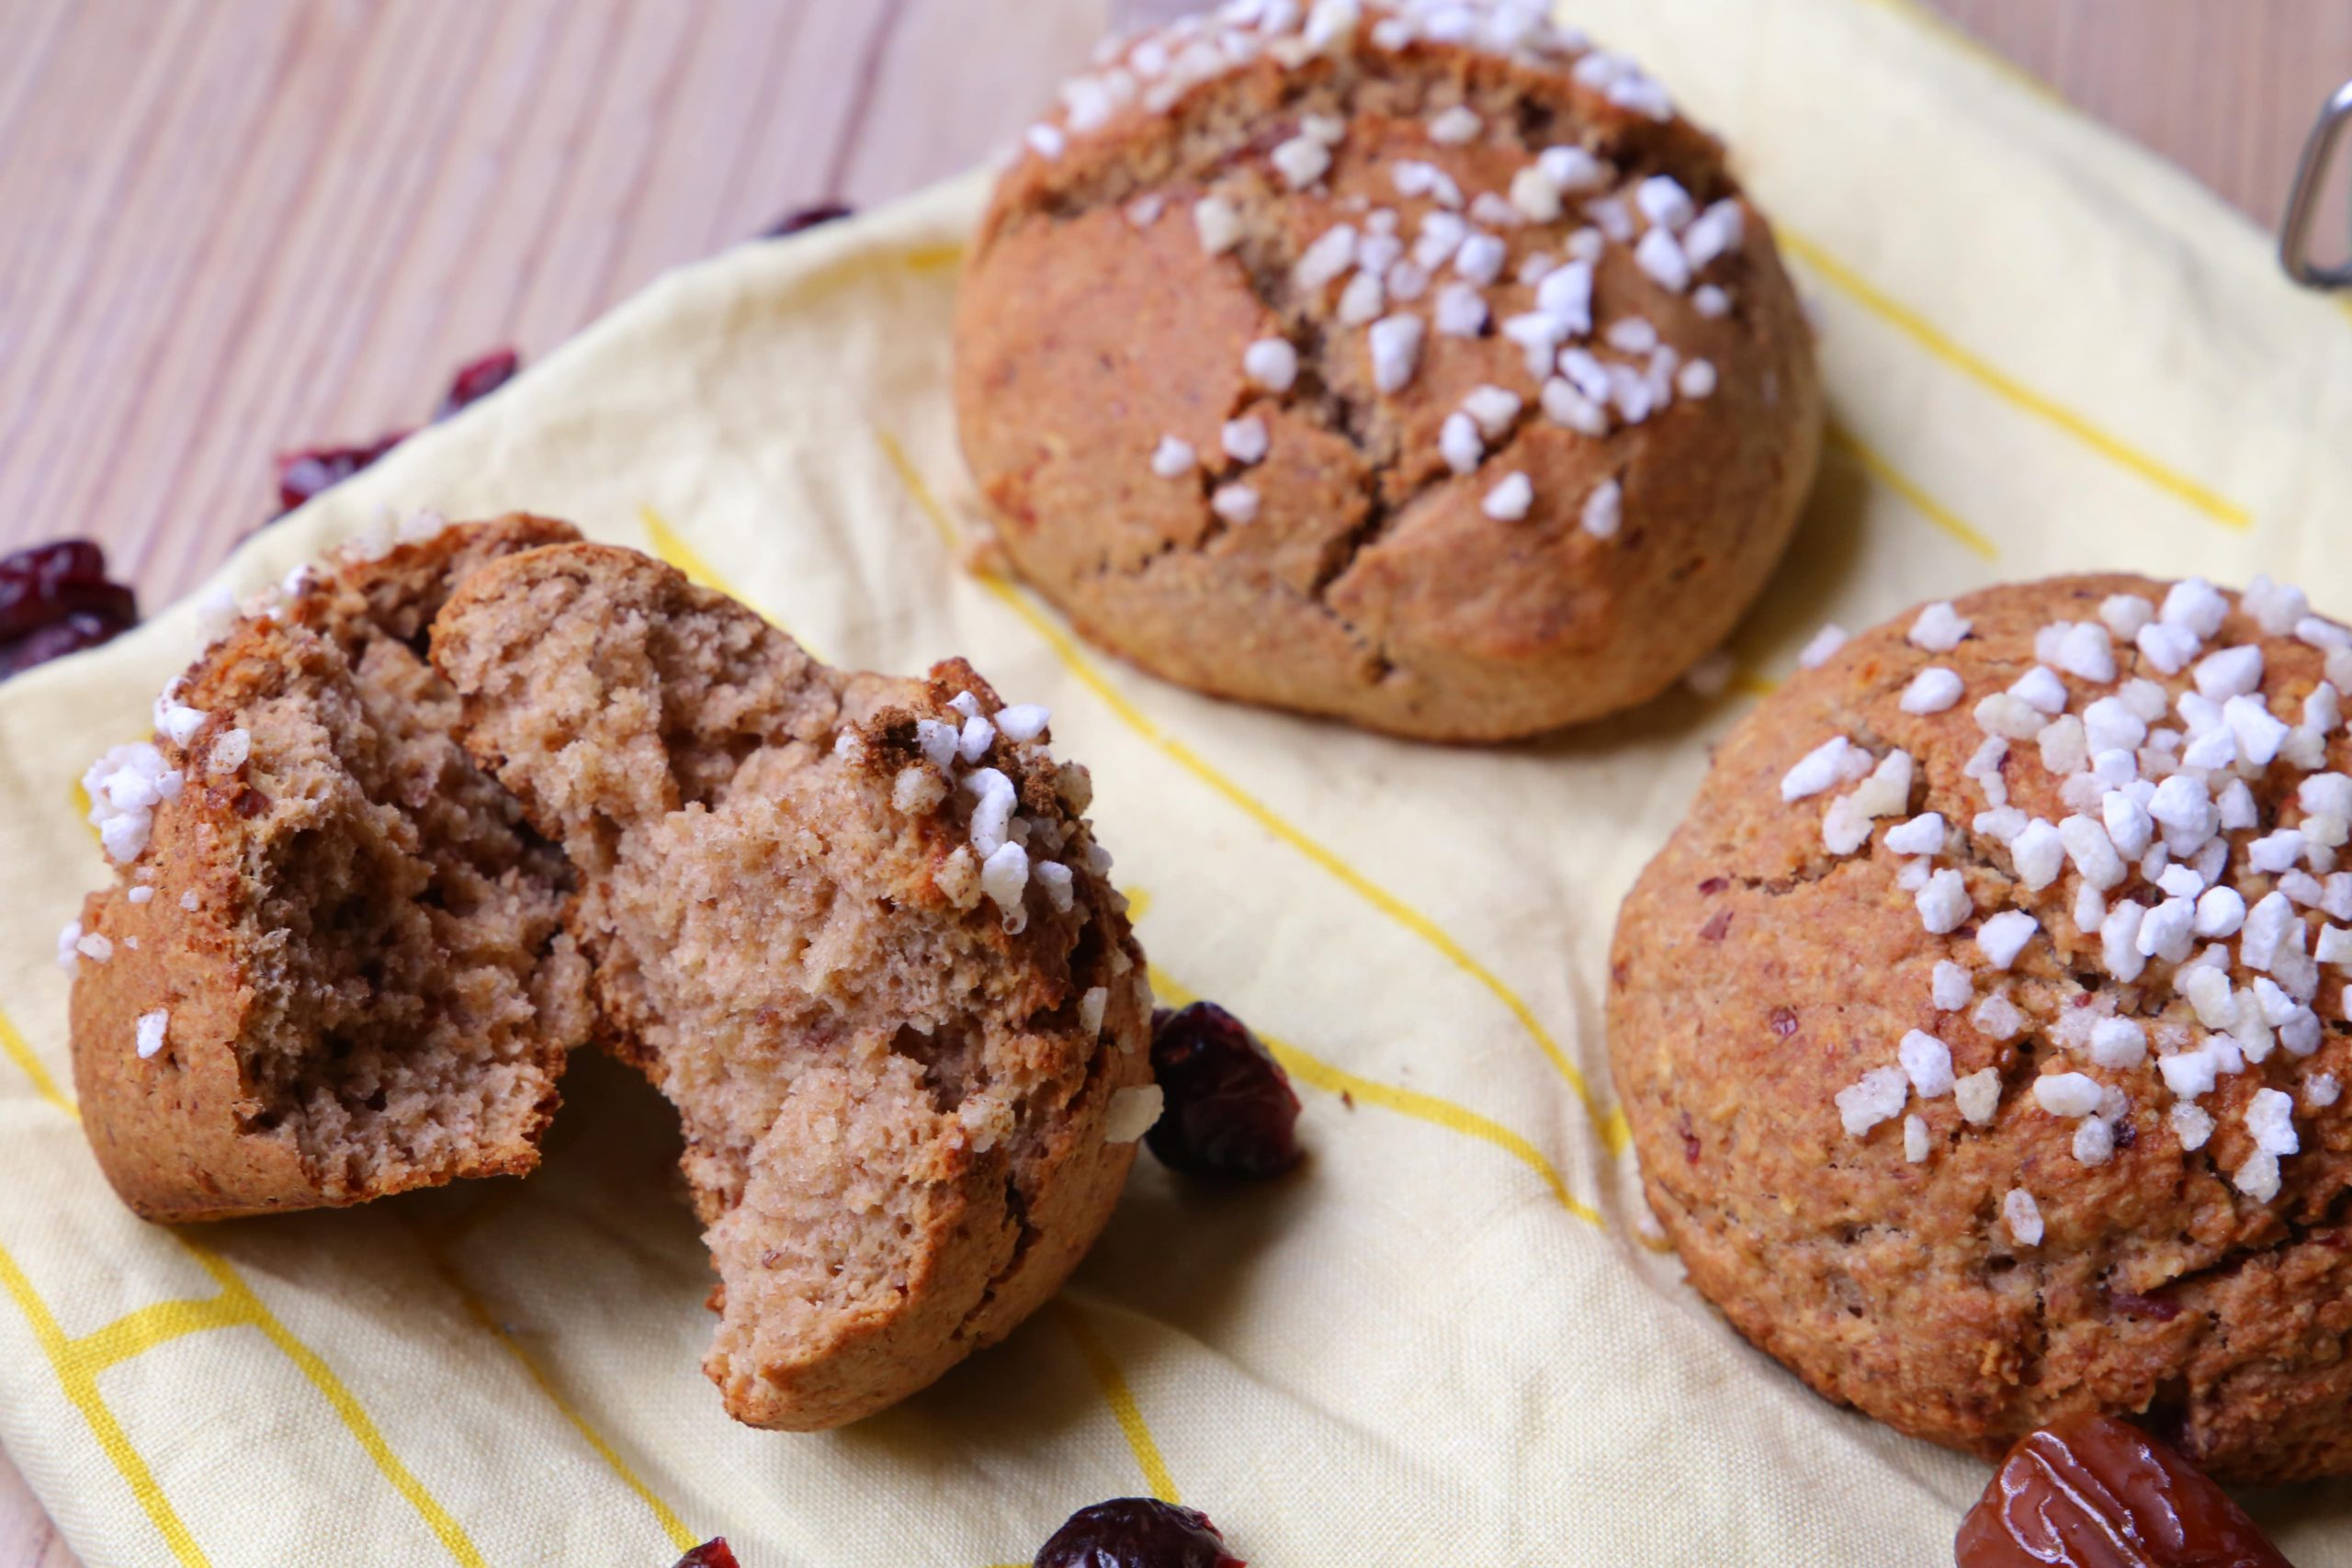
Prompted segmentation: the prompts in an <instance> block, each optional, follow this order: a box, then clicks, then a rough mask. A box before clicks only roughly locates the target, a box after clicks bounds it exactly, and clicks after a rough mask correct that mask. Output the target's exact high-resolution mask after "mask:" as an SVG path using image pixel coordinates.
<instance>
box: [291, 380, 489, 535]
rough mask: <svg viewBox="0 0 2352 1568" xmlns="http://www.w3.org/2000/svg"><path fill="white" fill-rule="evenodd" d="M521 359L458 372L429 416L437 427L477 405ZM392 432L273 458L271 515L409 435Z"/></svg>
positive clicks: (339, 478) (370, 460)
mask: <svg viewBox="0 0 2352 1568" xmlns="http://www.w3.org/2000/svg"><path fill="white" fill-rule="evenodd" d="M522 366H523V356H522V355H519V354H517V353H515V351H514V350H513V349H511V348H500V349H493V350H492V351H491V352H490V353H488V354H485V355H481V357H480V358H478V359H469V360H468V361H467V362H466V363H465V364H463V365H461V366H459V367H458V373H457V375H456V376H454V377H453V378H450V381H449V389H448V390H447V391H446V392H444V393H442V394H441V404H440V406H439V407H438V408H435V410H434V411H433V417H434V419H435V421H436V422H437V421H440V420H445V419H447V418H448V417H449V416H450V415H451V414H453V413H456V412H458V410H460V409H462V408H464V407H465V406H466V405H467V404H469V403H472V402H476V401H479V400H481V399H483V398H486V397H488V396H490V394H491V393H492V392H494V391H496V390H498V389H499V388H501V387H503V386H504V385H506V383H507V382H509V381H511V380H513V379H514V378H515V371H517V370H519V369H521V368H522ZM413 434H416V432H414V431H413V430H395V431H393V432H392V433H391V434H389V435H379V436H378V437H377V438H376V439H375V440H373V441H368V442H363V443H361V444H360V445H358V446H306V447H304V448H302V449H301V450H300V451H297V452H281V453H279V454H278V455H277V515H278V516H280V517H283V516H285V515H286V514H287V513H289V512H291V511H293V510H294V509H295V508H296V507H298V506H300V505H301V504H302V503H303V502H306V501H308V500H310V499H311V497H312V496H314V495H316V494H318V493H319V492H320V491H324V490H332V489H334V487H335V486H336V485H339V484H341V483H342V482H343V481H344V480H345V479H349V478H350V477H351V476H352V475H354V474H356V473H357V472H358V471H359V470H360V469H362V468H366V467H368V465H369V464H370V463H373V462H375V461H376V460H377V459H378V458H379V457H382V456H383V455H384V454H385V453H387V452H389V451H390V450H391V449H392V448H393V447H395V446H399V445H400V444H401V442H403V441H405V440H407V439H408V438H409V437H410V436H412V435H413Z"/></svg>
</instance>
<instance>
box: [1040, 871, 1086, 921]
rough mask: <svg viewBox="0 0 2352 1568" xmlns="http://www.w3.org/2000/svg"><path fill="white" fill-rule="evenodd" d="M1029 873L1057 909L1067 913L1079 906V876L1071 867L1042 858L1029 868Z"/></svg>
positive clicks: (1048, 901)
mask: <svg viewBox="0 0 2352 1568" xmlns="http://www.w3.org/2000/svg"><path fill="white" fill-rule="evenodd" d="M1029 874H1030V876H1031V877H1032V878H1033V879H1034V880H1035V882H1036V884H1037V886H1039V887H1040V888H1041V889H1043V890H1044V892H1045V895H1046V902H1047V903H1049V904H1051V905H1052V906H1053V907H1054V908H1055V909H1056V910H1057V911H1058V912H1060V913H1062V914H1065V915H1067V914H1069V912H1070V910H1072V909H1073V908H1077V906H1078V878H1077V874H1075V873H1074V872H1072V871H1071V870H1070V868H1069V867H1068V866H1066V865H1064V864H1062V863H1061V862H1059V861H1052V860H1041V861H1038V862H1036V863H1035V864H1033V865H1032V866H1031V867H1030V868H1029Z"/></svg>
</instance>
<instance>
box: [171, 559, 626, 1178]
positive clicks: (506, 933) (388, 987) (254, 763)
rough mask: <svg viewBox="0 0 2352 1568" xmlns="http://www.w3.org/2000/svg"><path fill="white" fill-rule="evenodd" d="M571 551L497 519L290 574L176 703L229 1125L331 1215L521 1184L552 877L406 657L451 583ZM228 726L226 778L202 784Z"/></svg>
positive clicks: (533, 1112)
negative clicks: (196, 725) (385, 1200)
mask: <svg viewBox="0 0 2352 1568" xmlns="http://www.w3.org/2000/svg"><path fill="white" fill-rule="evenodd" d="M571 536H572V535H571V530H570V529H569V528H567V527H564V526H563V525H560V524H548V523H539V522H537V520H531V519H516V520H510V521H509V522H507V523H503V524H499V525H489V526H487V527H485V528H483V529H481V530H477V531H472V532H471V533H470V535H469V537H468V538H467V540H466V542H465V543H464V544H463V545H461V546H457V547H450V545H449V543H448V542H447V541H425V542H422V543H417V544H413V545H407V546H402V547H399V548H397V549H395V550H394V551H393V552H392V553H391V554H390V555H389V556H387V557H385V558H381V559H379V560H376V561H364V562H352V563H348V564H345V565H344V566H342V567H340V568H339V569H337V570H334V572H332V573H331V574H328V575H325V576H314V577H313V578H311V580H310V581H307V582H306V583H305V584H304V585H303V586H302V588H301V589H300V591H299V592H297V593H295V594H294V595H293V596H292V598H291V600H290V602H289V603H288V604H285V605H284V606H283V607H282V608H281V610H280V611H279V613H278V615H277V617H276V618H266V617H257V618H254V619H251V620H248V621H246V622H244V623H243V624H241V625H240V626H238V627H236V628H235V629H233V630H232V632H231V634H230V636H229V637H228V638H227V639H226V641H225V642H224V643H223V644H220V645H217V647H216V649H215V652H214V655H213V656H212V657H210V658H209V660H208V661H207V663H206V664H205V665H204V666H203V667H201V668H200V669H199V671H198V672H197V673H196V675H195V677H194V678H193V679H192V681H191V682H188V683H187V685H186V686H185V687H184V688H183V689H182V691H181V694H180V695H181V700H182V701H184V702H186V703H187V705H190V706H193V707H197V708H198V709H201V710H204V711H206V712H207V714H208V717H207V719H206V721H205V723H204V726H203V727H202V728H201V729H200V730H198V732H197V733H196V734H195V735H194V736H193V737H192V739H191V740H190V743H189V745H188V746H187V748H186V755H187V759H188V761H189V767H190V776H191V777H192V778H193V777H195V776H197V775H198V773H203V774H204V775H205V777H206V781H207V782H206V784H205V786H204V787H205V789H206V790H207V791H208V792H209V793H210V794H213V795H218V796H219V797H220V804H221V805H223V806H225V807H226V814H225V816H224V817H223V818H222V820H223V821H224V822H233V823H234V824H235V825H236V826H235V828H234V829H233V830H232V831H231V832H230V833H229V834H228V835H227V836H228V837H229V838H230V839H231V840H232V868H231V869H232V873H233V883H232V884H224V887H226V886H233V893H232V899H233V903H232V915H231V918H232V920H233V921H234V924H235V927H236V929H237V931H238V933H239V945H240V946H241V948H242V950H243V979H244V981H245V984H246V985H247V986H248V987H250V991H251V1000H250V1005H249V1009H248V1011H247V1013H246V1016H245V1022H244V1028H243V1031H242V1032H241V1034H240V1036H239V1038H238V1040H237V1043H236V1048H237V1052H238V1056H239V1065H240V1066H241V1069H242V1072H243V1078H244V1081H245V1083H246V1085H247V1086H248V1089H249V1091H250V1096H251V1099H250V1104H249V1106H246V1107H241V1110H242V1111H243V1120H244V1122H245V1123H246V1125H247V1126H248V1128H249V1129H250V1130H252V1131H254V1132H256V1133H262V1134H273V1133H275V1134H279V1135H282V1136H285V1137H289V1138H291V1139H292V1140H293V1141H294V1142H295V1144H296V1145H298V1147H299V1149H300V1157H301V1160H302V1163H303V1166H304V1168H305V1170H306V1171H307V1173H308V1174H309V1175H310V1176H311V1178H312V1179H314V1180H315V1181H316V1183H317V1184H318V1185H319V1187H320V1188H321V1189H322V1191H323V1192H324V1193H325V1194H326V1195H327V1196H328V1197H329V1199H330V1200H332V1201H356V1200H357V1199H360V1198H366V1197H374V1196H379V1195H381V1194H383V1193H387V1192H392V1191H398V1190H403V1189H407V1188H413V1187H418V1186H425V1185H432V1184H437V1183H440V1182H445V1181H447V1180H450V1179H455V1178H458V1177H464V1176H473V1175H484V1174H494V1173H499V1172H504V1171H519V1170H525V1169H528V1168H531V1167H532V1166H533V1165H535V1164H536V1163H537V1147H536V1145H537V1138H538V1135H539V1134H540V1132H541V1130H542V1129H543V1128H544V1127H545V1125H546V1123H547V1122H548V1117H549V1116H550V1115H551V1113H552V1111H553V1110H554V1107H555V1103H556V1080H557V1077H558V1076H559V1075H560V1071H561V1064H562V1057H563V1053H564V1051H565V1050H566V1049H567V1048H568V1047H569V1046H570V1045H571V1044H573V1043H578V1042H580V1041H582V1040H583V1039H584V1038H586V1035H587V1032H588V1011H587V1005H586V985H585V979H586V970H585V965H584V964H582V961H581V960H580V959H579V957H578V955H577V953H575V952H574V950H573V947H572V942H571V938H570V936H569V935H568V934H566V933H565V931H563V923H562V917H563V911H564V907H565V904H566V902H567V900H568V897H569V889H570V886H571V874H570V869H569V867H568V866H567V865H566V863H565V862H564V859H563V856H562V853H561V852H560V850H558V849H557V848H556V847H555V846H554V845H552V844H551V843H549V842H548V841H547V840H545V839H543V838H541V837H540V836H539V835H537V833H535V832H533V831H532V830H531V829H530V828H529V827H528V825H527V824H526V823H525V822H524V820H523V819H522V816H521V813H520V812H519V811H518V810H517V808H516V807H515V802H514V801H513V799H512V798H511V797H509V796H508V795H506V793H505V792H504V791H503V790H502V789H501V788H499V786H498V785H497V784H496V783H495V782H494V781H492V779H491V778H490V777H488V776H487V775H486V774H484V773H482V772H481V770H480V769H478V768H476V767H475V766H474V765H473V763H472V762H471V761H469V759H468V757H467V756H466V753H465V751H464V750H463V749H462V748H461V747H460V746H459V745H458V742H457V741H456V739H454V737H453V735H452V733H451V732H452V728H453V726H454V724H455V722H456V719H457V716H458V706H457V701H456V698H455V695H454V694H452V693H451V692H450V690H449V688H448V686H447V682H444V681H443V680H442V679H441V678H440V677H439V675H437V674H436V673H435V671H434V670H433V668H432V666H431V665H430V664H429V663H427V662H426V660H424V657H423V648H424V627H425V626H428V625H429V624H430V620H431V617H432V615H433V614H434V612H435V610H437V609H438V608H439V605H440V603H441V601H442V600H443V599H445V598H446V597H447V592H448V591H449V587H450V585H451V584H452V583H453V582H455V581H457V580H458V579H459V578H461V577H462V576H463V575H464V574H465V573H466V572H467V571H468V570H471V569H472V568H473V567H475V566H478V565H480V564H481V562H482V561H484V560H487V559H490V558H494V557H495V556H497V555H499V554H502V553H504V552H506V551H511V550H514V549H518V548H522V547H526V546H530V545H535V544H545V543H548V542H549V541H551V540H553V539H558V538H568V537H571ZM232 729H243V730H244V731H245V732H246V734H247V736H248V737H249V739H250V748H251V750H250V756H249V758H248V760H247V761H246V763H245V765H244V766H243V769H242V770H241V771H237V772H234V773H230V772H228V771H224V770H221V769H219V768H211V769H209V771H208V770H207V769H206V767H205V760H206V759H208V758H209V756H210V754H211V750H212V748H213V747H215V746H216V745H217V744H218V743H219V740H220V737H221V736H222V735H224V734H226V733H227V732H229V731H230V730H232ZM166 848H168V846H166Z"/></svg>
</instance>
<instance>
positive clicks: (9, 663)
mask: <svg viewBox="0 0 2352 1568" xmlns="http://www.w3.org/2000/svg"><path fill="white" fill-rule="evenodd" d="M136 624H137V619H136V617H133V618H131V619H130V620H120V621H118V620H113V619H110V618H108V617H107V616H105V615H93V614H91V613H90V612H89V611H87V610H76V611H74V613H73V614H72V615H68V616H66V617H65V618H64V619H63V620H62V621H51V623H50V624H49V625H47V626H43V627H41V628H40V630H39V631H37V632H34V633H32V634H30V635H29V636H27V637H18V638H17V640H16V641H14V642H12V643H8V644H6V645H0V680H6V679H7V678H8V677H9V676H11V675H21V674H23V673H24V672H25V671H28V670H29V669H31V668H32V667H33V666H34V665H36V664H46V663H48V662H49V661H50V660H52V659H62V658H64V657H65V656H66V655H67V654H69V653H79V652H81V651H82V649H85V648H96V647H97V646H98V644H100V643H102V642H112V641H113V640H114V639H115V638H116V637H120V636H121V635H122V634H123V633H125V632H127V631H129V630H130V628H131V627H132V626H134V625H136Z"/></svg>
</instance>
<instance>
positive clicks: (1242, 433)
mask: <svg viewBox="0 0 2352 1568" xmlns="http://www.w3.org/2000/svg"><path fill="white" fill-rule="evenodd" d="M1218 440H1219V444H1220V445H1221V446H1223V447H1224V448H1225V455H1226V456H1227V457H1230V458H1232V459H1233V460H1234V461H1235V462H1237V463H1239V464H1241V465H1243V466H1244V467H1247V466H1249V465H1250V464H1253V463H1262V462H1264V461H1265V459H1266V452H1267V449H1268V448H1269V447H1270V446H1272V437H1271V436H1269V435H1268V434H1267V433H1266V422H1265V421H1264V420H1262V419H1261V418H1259V417H1258V416H1257V415H1256V414H1244V415H1242V416H1241V417H1240V418H1239V419H1229V420H1227V421H1226V422H1225V427H1224V429H1223V430H1222V431H1220V432H1219V433H1218Z"/></svg>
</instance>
